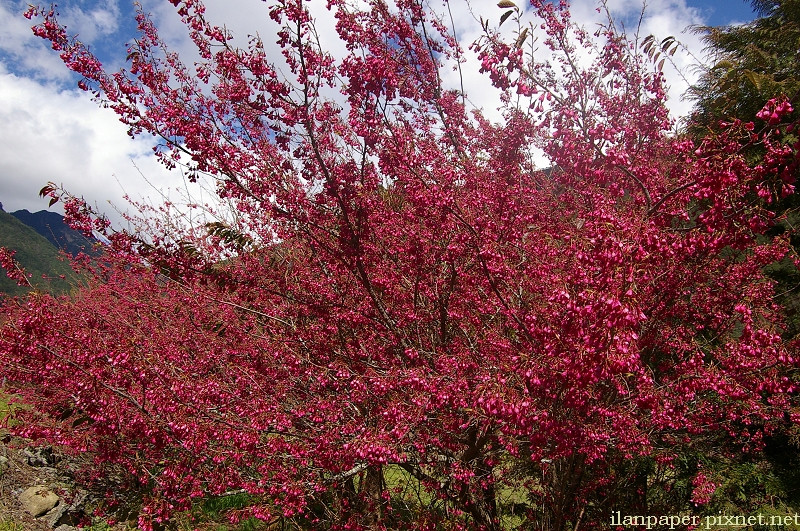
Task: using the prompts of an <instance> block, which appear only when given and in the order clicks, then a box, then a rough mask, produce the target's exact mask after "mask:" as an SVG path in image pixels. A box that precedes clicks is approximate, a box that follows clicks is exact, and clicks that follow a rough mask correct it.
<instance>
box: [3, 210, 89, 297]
mask: <svg viewBox="0 0 800 531" xmlns="http://www.w3.org/2000/svg"><path fill="white" fill-rule="evenodd" d="M0 247H6V248H8V249H12V250H15V251H16V255H15V256H14V257H15V258H16V259H17V261H18V262H19V263H20V264H22V266H23V267H24V268H25V269H26V271H27V272H28V273H30V274H31V275H32V276H31V283H32V284H33V285H34V286H36V287H37V288H40V289H43V290H47V291H51V292H53V293H65V292H68V291H69V290H70V289H71V287H72V284H73V283H74V282H75V275H74V273H73V271H72V268H71V267H70V266H69V263H67V262H66V261H64V260H62V259H61V258H60V256H59V251H58V249H56V247H55V246H54V245H53V244H52V243H50V242H49V241H47V239H46V238H44V237H43V236H41V235H40V234H39V233H37V232H36V231H35V230H34V229H33V228H31V227H29V226H27V225H25V224H24V223H22V222H21V221H20V220H18V219H17V218H15V217H14V216H12V215H11V214H8V213H7V212H3V211H1V210H0ZM42 275H47V276H48V277H50V280H45V279H43V278H42ZM59 275H64V276H65V279H61V278H59ZM29 289H30V288H28V287H24V286H17V284H16V282H15V281H13V280H11V279H9V278H8V277H7V276H6V275H5V271H0V294H2V295H10V296H16V295H23V294H24V293H26V292H27V291H29Z"/></svg>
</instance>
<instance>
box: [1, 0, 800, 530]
mask: <svg viewBox="0 0 800 531" xmlns="http://www.w3.org/2000/svg"><path fill="white" fill-rule="evenodd" d="M172 3H173V4H175V6H176V8H177V10H178V13H179V14H180V16H181V17H182V19H183V21H184V23H185V24H186V26H187V28H188V29H189V32H190V34H191V38H192V40H193V42H194V44H195V45H196V47H197V50H198V52H199V56H200V58H201V60H200V62H198V63H196V64H195V65H185V64H184V63H182V62H181V60H180V58H179V57H178V56H177V55H176V54H174V53H172V52H171V51H169V50H168V49H167V47H166V45H165V44H164V42H163V41H162V40H161V39H160V37H159V35H158V32H157V30H156V28H155V27H154V25H153V24H152V22H151V20H150V18H149V17H148V16H147V15H146V14H144V13H140V14H139V15H138V19H137V20H138V23H139V31H140V35H139V38H138V39H137V40H136V41H135V42H134V44H133V45H131V46H130V49H129V56H128V59H129V66H128V68H127V69H125V70H121V71H119V72H114V73H110V72H106V71H105V70H104V69H103V67H102V65H101V64H100V63H99V62H98V61H97V59H95V58H94V57H93V56H92V55H91V53H89V51H88V50H87V49H86V48H85V47H83V46H82V45H81V43H80V42H78V41H77V40H75V39H73V38H70V37H69V36H68V34H67V33H66V31H65V29H64V28H63V27H61V26H60V25H59V23H58V21H57V14H56V13H55V12H54V11H53V10H52V9H47V8H39V7H32V8H31V9H30V10H29V11H28V13H27V16H29V17H31V18H36V19H37V20H38V23H37V25H36V26H34V32H35V33H36V34H37V35H39V36H41V37H43V38H46V39H49V40H50V41H51V42H52V44H53V48H54V49H55V50H57V51H58V52H59V53H60V54H61V58H62V59H63V60H64V62H65V64H66V65H67V66H68V67H69V68H70V69H72V70H73V71H75V72H77V73H78V74H80V75H81V76H82V77H83V79H82V81H81V82H80V86H81V87H83V88H84V89H86V90H88V91H90V92H91V93H92V94H94V96H95V98H97V99H98V101H99V102H100V103H101V104H102V105H104V106H107V107H109V108H111V109H112V110H113V111H114V112H116V113H117V114H118V115H119V118H120V120H121V121H122V122H124V123H125V124H127V125H128V126H129V128H130V133H131V134H132V135H140V134H148V133H149V134H152V135H155V136H156V137H158V138H159V139H160V141H159V143H158V145H157V146H156V154H157V156H159V157H160V158H161V160H162V161H163V162H164V163H165V164H166V165H167V166H174V165H176V164H182V165H185V167H186V171H188V172H189V175H190V176H192V177H193V178H194V177H197V176H199V175H201V174H202V175H211V176H213V177H214V178H215V179H216V180H217V193H218V195H219V197H221V198H224V199H227V200H229V201H230V202H231V203H232V204H233V205H235V212H234V214H235V216H232V217H231V219H232V220H233V221H231V222H230V223H222V222H217V223H211V224H209V225H207V226H204V227H200V228H198V227H185V228H184V229H178V228H176V227H174V226H168V225H166V224H164V223H163V219H162V220H160V221H159V219H151V220H150V224H149V227H150V230H147V231H143V232H140V233H136V234H131V233H126V232H114V231H113V230H112V229H111V228H110V227H109V226H108V223H107V222H105V221H104V220H103V219H102V218H100V217H96V216H94V215H93V214H92V212H90V211H89V210H88V209H87V208H86V206H85V205H84V204H83V203H82V202H81V201H80V200H78V199H76V198H74V197H72V196H70V195H69V194H68V193H66V192H65V191H63V190H61V189H59V188H57V187H55V186H54V185H48V186H47V187H45V189H44V190H43V194H44V195H47V196H50V197H52V198H53V199H57V200H62V201H64V204H65V210H66V212H67V217H68V219H70V220H71V222H72V223H73V225H74V226H76V227H78V228H81V229H82V230H85V231H100V232H103V233H104V234H106V236H107V237H108V239H109V240H110V242H111V245H110V246H109V247H108V248H107V251H106V256H105V259H104V260H103V261H100V262H95V263H92V262H89V261H85V262H83V264H82V265H81V264H78V265H80V266H81V267H82V268H83V270H84V271H85V273H86V274H87V275H88V276H89V279H90V280H89V281H88V283H87V285H86V286H85V287H84V288H83V289H80V290H78V291H77V292H76V293H74V294H73V296H71V297H68V298H67V297H64V298H60V299H54V298H52V297H50V296H47V295H44V294H34V295H32V296H30V297H28V298H27V299H25V300H20V301H17V302H15V303H10V304H8V305H6V306H5V307H4V308H3V310H2V311H3V317H2V323H3V325H2V328H1V329H0V359H2V361H3V363H2V364H0V375H2V377H3V378H5V379H6V380H7V382H9V385H11V386H12V387H13V391H14V392H16V393H17V394H18V395H19V396H20V397H22V399H23V400H24V401H25V402H27V403H28V404H31V405H33V406H34V407H33V408H31V409H30V410H27V411H24V412H21V413H20V415H22V418H21V420H23V423H22V425H21V426H18V427H17V428H15V429H16V431H17V432H19V433H20V434H22V435H25V436H27V437H32V438H38V439H45V440H47V441H50V442H52V443H57V444H60V445H64V446H65V447H67V448H71V449H73V450H75V451H90V452H92V455H93V456H94V458H95V463H96V464H95V466H96V468H95V472H96V473H97V474H98V475H102V474H103V473H104V471H106V470H110V469H111V468H114V469H115V470H122V471H124V472H125V473H126V474H127V475H128V476H129V478H130V481H131V488H134V487H135V488H139V489H141V491H142V492H144V493H145V494H144V496H145V497H144V502H143V508H142V511H141V513H140V518H139V521H140V525H141V526H143V527H144V528H145V529H148V528H149V527H150V526H152V525H153V524H154V523H158V522H164V521H166V520H168V519H169V518H170V516H171V515H173V514H174V513H175V512H176V511H180V510H184V509H187V508H189V507H190V506H191V504H192V503H193V501H195V500H198V499H201V498H204V497H207V496H212V495H222V494H224V493H229V492H232V491H239V490H243V491H246V492H247V493H250V494H251V495H252V500H253V503H252V505H251V506H249V507H248V508H247V509H245V510H243V511H240V512H238V513H236V514H235V515H234V516H235V517H246V516H255V517H257V518H260V519H263V520H265V521H279V520H287V521H288V520H291V521H293V522H295V523H296V524H297V525H300V526H308V527H310V528H314V529H317V528H331V529H390V528H391V529H394V528H410V529H440V528H441V529H486V530H495V529H504V528H509V529H511V528H514V527H515V526H522V527H523V528H526V529H529V528H530V529H547V530H562V529H584V528H587V529H590V528H606V527H608V525H609V524H608V522H609V517H611V515H612V511H613V510H623V509H624V510H630V511H634V510H637V511H647V510H651V511H653V510H658V509H659V508H658V507H654V506H653V498H652V496H651V495H650V494H649V490H652V489H653V488H655V487H653V485H654V484H655V482H656V478H661V479H660V480H659V481H662V482H663V484H664V485H665V486H664V489H665V491H668V490H669V489H670V488H673V487H674V483H675V481H676V478H675V475H674V474H673V475H670V474H669V470H670V468H671V467H674V460H675V459H676V457H677V456H679V455H680V454H681V452H684V451H686V449H695V450H696V449H702V448H703V447H704V446H703V445H708V444H709V441H712V442H714V444H722V443H723V442H724V444H726V445H729V447H730V448H739V449H740V450H741V449H742V448H745V449H747V450H750V451H757V450H758V449H759V448H760V445H761V444H762V441H763V437H764V436H765V435H769V434H770V433H772V432H774V431H775V430H779V429H784V428H785V427H786V426H787V425H789V424H791V423H794V422H795V421H796V420H797V414H796V412H795V407H796V404H795V400H794V394H795V392H796V390H797V386H796V384H795V382H794V380H793V379H792V374H793V373H792V372H791V371H792V370H793V369H794V367H795V365H796V359H795V350H796V346H795V345H793V344H787V343H786V342H785V341H783V340H782V338H781V332H782V323H783V315H782V310H781V308H780V307H778V306H777V305H775V304H774V303H773V296H774V293H773V291H774V290H773V283H772V282H771V281H770V280H769V279H768V278H767V277H765V275H764V274H763V269H764V267H765V266H766V265H768V264H770V263H773V262H775V261H776V260H780V259H785V258H786V257H787V254H788V253H789V252H790V248H789V246H788V244H787V239H786V238H785V237H779V238H774V239H771V240H769V241H767V240H764V239H762V238H759V237H758V235H759V234H762V233H763V232H764V231H765V230H766V228H767V227H769V226H770V225H771V224H772V223H773V222H774V221H775V220H774V219H772V218H773V215H772V214H770V212H769V211H768V210H767V209H765V208H764V205H765V204H766V203H768V202H770V201H772V200H774V199H775V198H778V197H780V196H781V195H786V194H789V193H792V192H793V188H792V186H793V183H791V182H790V181H788V180H787V175H791V174H792V171H791V170H792V169H793V168H794V166H795V164H796V149H793V148H791V146H789V147H787V146H785V145H783V144H781V143H780V142H779V141H777V140H776V139H778V138H779V137H780V136H781V135H783V134H785V132H786V130H787V128H791V127H794V125H793V124H786V123H784V120H783V118H784V116H786V115H787V113H789V112H791V105H789V104H788V102H787V101H786V100H785V99H777V100H773V101H770V102H768V103H767V104H766V107H765V110H764V111H763V113H764V114H763V116H764V117H766V118H765V120H763V121H760V122H757V123H739V122H736V123H731V124H727V125H726V127H725V128H724V129H723V130H722V132H721V133H720V134H718V135H715V136H713V137H709V138H706V139H705V140H703V142H702V144H699V145H695V144H694V143H693V142H692V141H691V140H687V139H685V138H682V137H681V136H680V135H675V134H673V133H672V132H671V131H672V123H671V121H670V119H669V115H668V111H667V109H666V107H665V105H664V103H665V89H664V78H663V75H662V73H661V72H660V68H659V66H658V65H657V64H653V63H652V62H651V61H650V60H649V59H648V58H647V56H643V55H640V54H639V53H638V51H637V42H635V41H632V40H631V39H630V38H629V37H628V36H626V35H625V34H622V33H620V32H618V31H617V30H616V28H615V26H614V24H613V21H611V20H609V23H608V24H607V25H606V26H604V27H601V28H600V29H599V30H598V32H597V33H596V34H593V35H592V34H588V33H587V32H586V31H585V30H583V29H581V28H578V27H576V26H575V25H574V24H573V23H572V22H571V20H570V16H569V9H568V6H567V5H566V4H565V3H562V4H560V5H556V4H553V3H550V2H546V1H543V0H533V1H532V2H531V5H530V6H529V7H528V8H526V9H522V8H521V7H517V6H516V5H514V4H513V3H512V2H510V1H508V0H503V1H502V2H500V3H499V4H498V8H497V10H498V13H495V15H496V16H498V17H499V16H502V18H500V21H501V24H502V23H507V25H506V26H503V27H499V26H495V25H493V23H490V22H487V21H482V24H483V28H484V35H483V36H482V37H481V38H480V39H479V40H478V41H476V42H475V43H474V44H472V46H471V48H470V50H471V51H472V52H474V53H477V55H478V57H479V58H480V61H481V64H482V72H483V73H485V74H486V75H488V76H489V77H490V78H491V80H492V82H493V85H494V86H495V87H496V89H497V90H498V93H499V94H500V97H501V101H502V109H501V111H502V120H501V121H500V122H499V123H498V122H493V121H491V120H490V119H488V118H487V117H485V115H484V114H483V113H482V112H481V111H480V110H479V109H472V108H470V106H469V104H468V99H467V95H466V94H464V93H462V92H461V91H460V90H458V89H454V88H451V87H448V86H447V85H446V84H445V83H444V81H443V79H444V78H445V76H444V73H443V69H444V68H445V67H448V65H450V64H452V63H453V62H458V61H459V60H460V59H461V58H462V57H463V56H464V54H466V53H470V52H469V51H465V50H463V49H462V48H461V47H460V44H459V42H458V40H457V39H456V37H455V36H454V35H453V33H451V32H449V31H448V28H449V27H450V26H451V25H450V23H449V21H448V20H447V19H443V18H441V17H439V16H438V15H437V14H436V12H435V11H434V10H432V9H430V8H427V7H425V6H424V4H423V3H421V2H418V1H416V0H398V1H397V2H395V3H394V4H392V5H389V4H387V3H386V2H384V1H383V0H373V1H370V2H361V3H357V2H348V1H347V0H330V1H329V2H328V8H329V9H331V10H332V11H333V12H334V13H335V15H336V20H337V25H336V30H337V33H338V36H339V39H341V41H342V42H343V43H344V45H345V48H346V54H345V56H344V57H341V58H336V57H333V56H332V55H330V54H329V53H327V52H326V51H325V47H324V44H323V43H321V42H320V41H319V37H318V34H317V32H316V29H315V25H314V20H313V17H312V14H311V12H310V11H309V8H308V6H307V5H306V4H305V3H303V2H300V1H299V0H285V1H278V2H274V3H273V4H271V8H270V16H271V17H272V19H273V20H274V21H276V22H277V23H279V24H280V25H281V27H282V29H281V31H280V32H279V33H278V34H277V39H278V44H279V45H280V47H281V49H282V50H283V61H284V62H285V64H284V65H283V67H282V68H280V69H279V68H278V67H277V66H276V64H275V63H274V62H271V61H270V59H269V57H268V54H267V53H266V51H265V50H266V49H265V46H264V44H263V43H262V41H261V40H259V39H258V38H251V39H250V41H249V44H248V45H247V46H246V47H235V46H234V45H233V43H232V36H231V35H230V34H229V33H228V32H227V31H226V30H225V29H224V28H219V27H216V26H213V25H211V24H209V23H208V22H207V20H206V18H205V17H204V10H203V6H202V4H200V3H199V2H197V1H195V0H183V1H179V0H174V1H173V2H172ZM444 12H445V13H446V12H447V11H446V9H445V10H444ZM509 21H510V22H509ZM509 26H514V27H512V28H511V29H509ZM282 72H283V73H282ZM751 144H759V145H761V146H762V147H763V148H764V149H765V150H766V151H767V153H768V155H767V156H766V157H765V158H764V162H763V163H762V164H760V165H759V166H757V167H751V166H750V165H748V163H747V160H745V158H744V157H743V156H742V154H741V153H742V150H743V147H744V146H747V145H751ZM536 150H541V152H543V153H545V155H546V157H547V158H548V160H549V166H548V167H547V168H546V169H537V166H536V164H535V159H536V153H537V151H536ZM790 258H791V257H790V256H789V259H790ZM9 260H10V257H9ZM9 267H11V266H10V265H9ZM15 271H16V270H15ZM15 274H17V275H19V274H20V273H19V272H18V271H17V272H16V273H15ZM640 465H641V466H640ZM645 465H646V466H645ZM713 490H714V479H713V477H708V475H707V474H705V473H704V472H703V471H702V470H698V471H697V473H696V474H695V475H694V476H693V478H692V480H691V488H690V490H689V491H688V493H687V494H686V496H685V498H690V499H684V500H683V502H686V503H689V502H692V503H694V504H702V503H704V502H706V501H707V500H708V497H709V496H710V494H711V493H713ZM686 507H687V506H681V507H679V509H680V510H686ZM672 509H675V508H674V507H673V508H672ZM631 514H642V513H641V512H640V513H631Z"/></svg>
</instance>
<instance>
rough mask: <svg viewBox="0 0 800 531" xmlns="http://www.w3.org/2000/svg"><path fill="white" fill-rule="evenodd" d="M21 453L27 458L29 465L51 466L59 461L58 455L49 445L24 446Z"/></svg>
mask: <svg viewBox="0 0 800 531" xmlns="http://www.w3.org/2000/svg"><path fill="white" fill-rule="evenodd" d="M22 455H24V456H25V457H26V458H27V459H28V464H29V465H30V466H43V467H51V466H53V465H54V464H56V463H57V462H58V461H59V459H58V456H57V455H56V454H55V453H53V448H52V447H51V446H42V447H40V448H25V449H24V450H23V451H22Z"/></svg>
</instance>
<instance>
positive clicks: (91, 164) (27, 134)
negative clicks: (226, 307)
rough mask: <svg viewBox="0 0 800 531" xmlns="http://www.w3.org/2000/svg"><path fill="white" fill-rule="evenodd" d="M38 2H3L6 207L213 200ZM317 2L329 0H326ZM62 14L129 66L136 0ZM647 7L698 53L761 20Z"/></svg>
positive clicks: (735, 12) (1, 147) (721, 2)
mask: <svg viewBox="0 0 800 531" xmlns="http://www.w3.org/2000/svg"><path fill="white" fill-rule="evenodd" d="M28 1H29V0H0V20H3V23H2V24H0V202H2V203H3V205H4V209H5V210H6V211H13V210H17V209H22V208H26V209H28V210H32V211H36V210H41V209H44V208H46V207H47V203H46V201H45V200H43V199H40V198H39V197H38V195H37V193H38V191H39V189H40V188H41V187H42V186H43V185H44V184H46V183H47V182H48V181H53V182H56V183H58V184H64V186H65V187H66V188H68V189H69V190H70V191H72V192H73V193H75V194H76V195H82V196H84V197H85V198H86V199H87V200H88V201H89V202H90V203H93V204H96V205H97V206H98V207H99V208H100V210H103V211H105V212H107V213H109V215H110V216H111V217H112V219H115V220H119V219H121V218H120V216H119V214H116V213H115V212H114V210H113V209H112V208H111V207H110V204H109V201H110V202H111V203H113V204H114V205H116V207H117V208H119V209H121V210H125V209H126V201H125V200H124V199H123V195H125V194H126V193H127V194H129V195H130V196H132V197H133V198H134V199H142V200H144V201H148V200H149V199H147V198H149V197H156V198H158V197H159V195H160V194H163V195H165V196H168V197H169V198H170V199H171V200H172V201H174V202H180V201H181V199H182V196H184V195H186V194H191V195H193V196H194V198H195V199H196V200H197V199H200V200H202V199H204V198H205V199H207V198H208V195H207V192H206V191H203V190H200V189H198V188H196V187H191V186H190V185H188V184H187V183H185V182H184V179H183V177H182V176H181V174H180V173H179V172H175V171H173V172H168V171H166V170H165V169H163V168H162V167H161V166H159V164H158V163H157V162H156V161H155V159H154V158H153V156H152V150H151V148H152V145H153V140H152V139H149V138H138V139H136V140H132V139H130V138H129V137H128V136H127V135H126V133H125V127H124V126H122V125H121V124H119V123H118V122H117V121H116V119H115V116H114V114H113V113H112V112H110V111H108V110H103V109H99V108H98V107H97V105H95V104H94V103H93V102H92V101H90V98H89V96H88V95H87V94H86V93H85V92H82V91H80V90H77V89H76V86H75V85H76V81H77V80H76V79H75V77H74V76H73V75H71V74H70V73H69V72H68V71H67V69H66V68H65V67H64V66H63V64H61V62H60V60H59V59H58V56H57V54H56V53H55V52H53V51H52V50H50V49H49V47H48V46H47V45H46V44H45V43H44V42H43V41H41V40H40V39H37V38H35V37H33V35H32V34H31V32H30V25H31V24H30V22H29V21H28V20H26V19H25V18H23V17H22V16H21V14H22V12H23V11H24V10H25V8H26V6H27V3H28ZM31 1H32V0H31ZM437 1H438V0H431V3H435V2H437ZM459 1H460V0H451V3H452V4H455V3H457V2H459ZM315 2H316V3H317V4H320V5H322V6H324V4H325V2H324V0H321V1H317V0H315ZM315 2H312V5H313V4H314V3H315ZM142 3H143V5H144V8H145V10H146V11H148V12H151V13H152V14H153V18H154V20H155V22H156V24H157V25H158V26H159V28H160V30H161V32H162V36H163V37H165V38H166V39H167V41H168V42H170V44H171V45H173V46H174V47H175V48H176V49H177V50H178V51H183V52H190V46H189V45H188V39H187V36H186V33H185V31H184V29H183V27H182V26H181V24H180V22H179V21H178V19H177V17H176V15H175V13H174V8H173V7H172V5H171V4H170V3H169V2H167V1H166V0H143V1H142ZM205 3H206V7H207V16H208V17H209V18H210V19H211V21H212V22H214V23H217V24H223V23H224V24H226V25H227V27H228V28H229V29H231V30H232V31H233V32H234V34H235V35H238V36H241V37H242V39H241V40H242V41H244V40H245V36H246V35H247V34H248V33H255V32H259V33H260V34H261V35H262V37H264V41H265V42H268V41H270V39H268V38H266V36H267V35H268V34H269V32H270V31H274V29H271V28H270V27H269V24H268V21H269V19H268V15H267V6H266V5H265V4H264V3H263V2H260V1H258V0H206V2H205ZM520 3H521V1H520ZM470 4H471V6H472V9H473V11H475V12H476V13H484V12H485V13H488V14H490V15H491V16H494V17H495V18H496V15H497V8H496V7H495V5H494V4H496V0H472V1H471V2H470ZM608 5H609V7H610V8H611V10H612V13H613V14H614V15H615V17H618V19H620V20H638V13H639V12H640V10H641V6H642V1H641V0H608ZM595 7H596V2H595V1H594V0H573V1H572V13H573V16H574V18H575V19H576V20H577V21H579V22H581V23H584V24H586V25H587V26H588V25H592V24H593V23H594V22H593V21H594V20H596V19H595V18H593V17H596V13H595V10H594V9H595ZM58 11H59V12H60V13H61V16H62V21H63V22H65V23H66V24H67V26H68V29H69V31H70V32H75V33H79V34H80V38H81V40H82V41H83V42H85V43H88V44H89V45H90V47H91V49H92V50H93V51H94V52H95V53H96V55H97V56H98V57H99V58H100V59H101V60H102V61H103V62H104V63H105V64H107V65H111V66H120V65H121V64H122V63H123V62H124V60H125V56H126V54H127V52H126V50H125V46H124V44H125V43H126V42H129V41H130V40H131V38H132V37H134V36H135V31H134V29H135V25H134V22H133V8H132V1H129V0H106V1H103V2H99V1H95V0H62V2H60V6H59V8H58ZM453 11H454V16H455V17H456V23H457V27H458V28H459V33H460V37H461V39H462V42H465V43H467V42H470V41H471V40H472V39H474V38H476V37H477V36H478V33H479V30H480V28H479V26H478V24H477V21H475V20H474V19H472V18H471V15H469V14H468V10H466V9H460V10H453ZM315 13H318V14H319V15H321V16H322V19H323V20H322V21H321V24H320V27H321V28H322V29H321V31H320V33H321V36H322V38H323V39H325V38H329V39H330V40H329V42H330V43H331V45H332V46H335V44H336V41H335V39H334V38H333V35H332V31H331V30H330V28H332V18H331V17H330V14H328V13H327V12H326V11H325V10H324V8H317V11H315ZM645 13H646V17H645V24H644V27H643V30H644V32H645V33H644V34H645V35H646V34H647V33H653V34H655V35H656V36H658V37H661V38H663V37H666V36H669V35H674V36H676V37H678V39H679V40H681V41H683V42H684V43H685V44H686V45H687V47H688V48H689V49H690V50H692V51H693V52H694V53H695V55H696V56H698V57H699V56H701V55H702V45H701V43H700V41H699V39H698V38H697V36H695V35H692V34H691V33H683V30H684V28H685V27H687V26H689V25H691V24H707V25H719V24H729V23H742V22H747V21H749V20H752V19H753V18H754V17H755V14H754V13H753V12H752V11H751V10H750V8H749V2H744V1H742V0H727V1H726V0H647V9H646V11H645ZM326 17H327V18H326ZM465 47H466V46H465ZM675 58H676V63H677V64H678V66H679V67H680V68H682V69H684V73H685V74H686V72H688V70H689V68H690V66H691V59H690V58H688V57H681V56H680V54H676V57H675ZM473 64H474V63H473ZM467 77H468V82H469V83H470V85H469V86H467V92H468V94H469V96H470V99H471V100H472V101H473V102H475V103H476V104H477V105H479V106H481V107H483V108H484V109H490V110H491V109H492V108H493V107H496V103H495V102H494V101H493V100H492V99H491V98H489V99H487V98H488V95H489V94H491V90H490V89H489V86H488V82H487V81H486V79H485V78H484V77H482V76H477V75H474V76H467ZM670 82H671V84H672V86H673V91H672V93H671V95H672V97H673V99H672V101H673V102H674V103H673V107H672V110H673V112H674V114H676V115H680V114H683V113H686V112H688V109H689V106H690V104H689V103H687V102H681V101H680V98H679V96H680V94H681V93H682V91H683V90H685V84H684V83H683V82H682V81H680V80H679V79H677V77H675V79H672V78H670ZM198 194H199V197H198ZM203 194H206V196H205V197H204V196H203ZM56 208H57V207H56Z"/></svg>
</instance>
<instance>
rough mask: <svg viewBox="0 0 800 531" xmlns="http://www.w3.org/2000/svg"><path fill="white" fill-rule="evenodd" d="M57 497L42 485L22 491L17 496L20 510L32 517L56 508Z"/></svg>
mask: <svg viewBox="0 0 800 531" xmlns="http://www.w3.org/2000/svg"><path fill="white" fill-rule="evenodd" d="M58 502H59V497H58V496H57V495H56V493H54V492H51V491H49V490H48V489H47V487H45V486H44V485H36V486H33V487H30V488H27V489H25V490H24V491H22V494H20V495H19V503H20V504H21V505H22V508H23V509H25V510H26V511H28V512H29V513H31V514H32V515H33V516H42V515H43V514H45V513H46V512H47V511H49V510H50V509H52V508H53V507H55V506H56V504H58Z"/></svg>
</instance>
